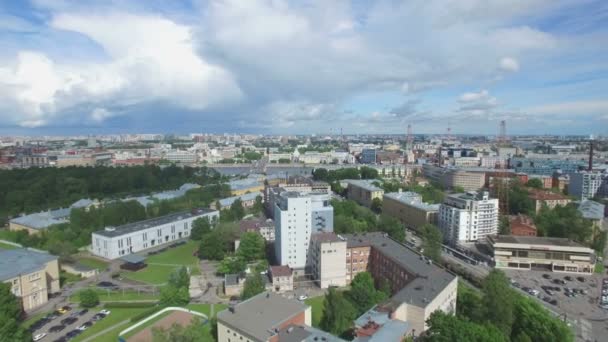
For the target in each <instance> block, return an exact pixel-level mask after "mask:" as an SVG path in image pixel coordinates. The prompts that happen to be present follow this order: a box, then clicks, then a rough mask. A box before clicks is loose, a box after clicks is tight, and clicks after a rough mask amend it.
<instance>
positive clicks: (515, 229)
mask: <svg viewBox="0 0 608 342" xmlns="http://www.w3.org/2000/svg"><path fill="white" fill-rule="evenodd" d="M509 225H510V228H511V235H516V236H536V233H537V232H536V225H535V224H534V221H532V219H531V218H530V217H529V216H526V215H522V214H519V215H514V216H510V217H509Z"/></svg>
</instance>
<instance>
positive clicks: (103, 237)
mask: <svg viewBox="0 0 608 342" xmlns="http://www.w3.org/2000/svg"><path fill="white" fill-rule="evenodd" d="M203 217H206V218H208V219H209V221H214V220H218V219H219V212H218V211H217V210H211V209H194V210H192V211H182V212H178V213H174V214H169V215H165V216H161V217H156V218H153V219H149V220H144V221H139V222H134V223H128V224H125V225H122V226H119V227H106V228H105V229H104V230H100V231H96V232H94V233H92V234H91V243H92V245H91V253H93V254H94V255H96V256H98V257H101V258H105V259H117V258H120V257H122V256H124V255H128V254H132V253H137V252H140V251H143V250H146V249H148V248H152V247H155V246H160V245H165V244H169V243H173V242H175V241H177V240H180V239H183V238H186V237H188V236H190V230H191V229H192V221H194V220H196V219H198V218H203Z"/></svg>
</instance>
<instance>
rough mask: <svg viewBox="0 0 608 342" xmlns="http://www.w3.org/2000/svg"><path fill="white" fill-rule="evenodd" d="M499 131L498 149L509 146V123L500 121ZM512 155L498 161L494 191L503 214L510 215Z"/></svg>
mask: <svg viewBox="0 0 608 342" xmlns="http://www.w3.org/2000/svg"><path fill="white" fill-rule="evenodd" d="M499 127H500V128H499V133H498V137H497V139H496V140H497V141H496V149H497V150H498V149H499V148H501V147H507V145H508V142H507V123H506V121H505V120H501V121H500V126H499ZM510 157H511V156H507V160H506V161H505V162H503V161H501V160H499V161H497V162H496V169H498V170H497V172H496V177H494V191H495V194H496V198H498V206H499V209H500V214H501V215H509V186H510V182H511V180H510V179H509V173H508V172H507V168H508V164H509V163H508V160H509V158H510Z"/></svg>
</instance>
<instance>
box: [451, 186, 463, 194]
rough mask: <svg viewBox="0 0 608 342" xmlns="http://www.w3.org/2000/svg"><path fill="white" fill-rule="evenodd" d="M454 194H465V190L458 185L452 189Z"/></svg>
mask: <svg viewBox="0 0 608 342" xmlns="http://www.w3.org/2000/svg"><path fill="white" fill-rule="evenodd" d="M452 192H455V193H457V194H461V193H463V192H464V188H463V187H461V186H458V185H457V186H455V187H453V188H452Z"/></svg>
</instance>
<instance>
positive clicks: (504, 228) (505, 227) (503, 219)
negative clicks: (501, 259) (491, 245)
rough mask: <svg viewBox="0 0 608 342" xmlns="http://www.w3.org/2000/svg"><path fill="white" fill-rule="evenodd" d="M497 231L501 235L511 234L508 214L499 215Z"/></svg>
mask: <svg viewBox="0 0 608 342" xmlns="http://www.w3.org/2000/svg"><path fill="white" fill-rule="evenodd" d="M498 233H499V234H501V235H511V222H509V216H507V215H502V216H500V218H499V221H498Z"/></svg>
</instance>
